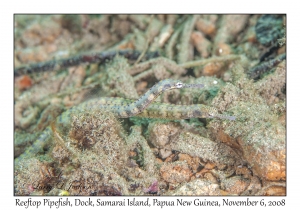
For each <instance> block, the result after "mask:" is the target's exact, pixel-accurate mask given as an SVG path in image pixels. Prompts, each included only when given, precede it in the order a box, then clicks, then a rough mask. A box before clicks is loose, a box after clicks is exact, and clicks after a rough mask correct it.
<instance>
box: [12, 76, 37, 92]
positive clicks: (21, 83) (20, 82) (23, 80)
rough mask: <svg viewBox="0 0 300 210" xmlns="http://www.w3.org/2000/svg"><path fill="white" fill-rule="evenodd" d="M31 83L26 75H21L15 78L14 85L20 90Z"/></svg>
mask: <svg viewBox="0 0 300 210" xmlns="http://www.w3.org/2000/svg"><path fill="white" fill-rule="evenodd" d="M32 84H33V81H32V79H31V78H30V77H29V76H28V75H23V76H20V77H19V78H17V79H16V86H17V87H18V88H19V89H20V90H25V89H27V88H29V87H31V86H32Z"/></svg>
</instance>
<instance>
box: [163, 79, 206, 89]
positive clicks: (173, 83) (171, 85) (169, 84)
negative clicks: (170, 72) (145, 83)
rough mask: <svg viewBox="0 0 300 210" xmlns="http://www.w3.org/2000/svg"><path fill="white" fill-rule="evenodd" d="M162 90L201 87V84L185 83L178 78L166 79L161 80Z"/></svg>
mask: <svg viewBox="0 0 300 210" xmlns="http://www.w3.org/2000/svg"><path fill="white" fill-rule="evenodd" d="M162 83H163V85H164V90H167V89H181V88H202V87H204V85H203V84H185V83H183V82H182V81H180V80H173V79H167V80H163V81H162Z"/></svg>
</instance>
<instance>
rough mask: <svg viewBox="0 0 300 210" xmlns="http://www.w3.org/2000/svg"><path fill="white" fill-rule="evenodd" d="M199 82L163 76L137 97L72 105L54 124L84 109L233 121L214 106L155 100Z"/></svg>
mask: <svg viewBox="0 0 300 210" xmlns="http://www.w3.org/2000/svg"><path fill="white" fill-rule="evenodd" d="M202 87H204V85H202V84H185V83H182V82H181V81H179V80H173V79H166V80H162V81H160V82H158V83H157V84H156V85H154V86H153V87H152V88H150V89H149V90H148V91H147V92H146V93H145V94H144V95H142V96H141V97H140V98H139V99H137V100H131V99H123V98H109V97H102V98H96V99H91V100H89V101H86V102H83V103H81V104H79V105H78V106H74V107H72V108H70V109H68V110H67V111H65V112H64V113H62V114H61V115H60V116H58V117H57V119H56V126H59V127H68V126H69V125H70V123H71V116H72V115H73V114H75V113H80V112H84V111H86V110H93V111H97V110H102V111H109V112H111V113H113V114H114V115H115V116H116V117H118V118H128V117H133V116H135V117H145V118H159V119H162V118H163V119H170V120H178V119H189V118H222V119H229V120H235V117H234V116H227V115H222V114H219V113H218V111H217V110H216V109H215V108H212V107H209V106H205V105H202V104H194V105H174V104H166V103H157V102H154V100H155V99H156V98H157V97H158V96H159V95H160V94H162V93H163V92H165V91H168V90H171V89H182V88H202ZM52 133H53V131H52V130H51V128H50V127H47V128H46V129H45V131H44V132H43V133H42V134H41V135H40V136H39V138H38V139H37V140H36V141H35V142H34V143H33V145H32V146H31V147H30V148H28V149H27V150H26V151H25V152H24V153H23V154H22V155H20V156H19V157H18V158H17V159H16V161H19V160H20V159H23V158H26V157H29V156H31V155H33V154H37V153H39V152H40V151H41V149H42V148H43V147H44V146H45V145H46V144H47V143H48V141H49V140H50V139H51V137H52Z"/></svg>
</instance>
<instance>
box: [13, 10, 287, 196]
mask: <svg viewBox="0 0 300 210" xmlns="http://www.w3.org/2000/svg"><path fill="white" fill-rule="evenodd" d="M233 25H234V27H232V26H233ZM277 29H278V30H277ZM273 31H277V32H276V33H273ZM272 34H273V35H274V36H272ZM124 50H126V53H119V55H118V53H117V52H123V51H124ZM127 51H128V53H127ZM133 51H134V52H135V53H132V52H133ZM95 52H97V53H98V52H101V53H102V54H101V53H100V54H101V56H102V57H101V56H100V57H99V56H98V57H97V59H98V60H97V61H99V62H94V60H93V59H94V58H95V57H96V56H95V55H96V54H95ZM107 52H109V53H107ZM111 52H116V53H111ZM93 53H94V54H93ZM77 55H81V56H77ZM97 55H99V54H97ZM107 55H109V56H107ZM14 56H15V57H14V59H15V75H16V76H15V81H14V87H15V89H14V91H15V92H14V110H15V115H14V116H15V119H14V122H15V125H14V126H15V127H14V129H15V133H14V147H15V149H14V157H15V167H14V176H15V177H14V190H15V195H62V194H67V195H285V194H286V189H285V188H286V187H285V186H286V185H285V182H286V173H285V171H286V144H285V141H286V117H285V116H286V63H285V62H286V61H285V57H286V56H285V16H284V15H16V16H15V54H14ZM76 56H77V57H76ZM105 56H106V57H105ZM104 57H105V59H104ZM70 58H71V59H70ZM101 58H103V59H104V60H101ZM64 59H68V63H67V62H65V63H64V61H65V60H64ZM58 60H59V61H60V63H59V65H56V67H55V68H52V69H50V67H51V66H50V65H49V64H47V65H45V62H47V61H54V62H52V64H53V63H55V61H58ZM39 62H41V64H38V65H35V66H34V68H33V66H32V65H31V64H33V63H39ZM74 63H76V65H74ZM62 64H63V65H62ZM71 64H72V65H71ZM43 65H44V67H43V68H42V67H41V66H43ZM24 66H25V67H26V68H24ZM39 66H40V69H39ZM54 66H55V65H54ZM59 66H61V67H63V68H58V67H59ZM24 69H26V71H25V70H24ZM35 71H37V73H35ZM169 78H171V79H179V80H181V81H183V82H184V83H187V84H203V85H204V87H203V88H193V89H174V90H169V91H166V92H164V93H162V94H161V95H160V96H159V97H158V98H157V99H156V101H155V102H160V103H166V104H174V105H187V106H188V105H193V104H204V105H206V106H210V107H214V108H215V109H216V110H218V112H219V113H222V114H226V115H231V116H234V117H235V120H228V119H217V118H206V119H205V118H199V119H198V118H191V119H186V120H180V119H178V120H168V119H150V118H140V117H131V118H123V119H119V118H116V117H115V116H114V115H113V114H112V113H111V112H109V111H108V110H105V109H101V108H99V107H97V106H90V107H87V106H85V103H86V102H87V101H89V100H94V101H97V100H100V98H101V97H120V98H124V99H138V98H139V97H140V96H141V95H143V94H144V93H145V92H146V91H147V90H148V89H150V88H151V87H152V86H153V85H154V84H155V83H157V82H158V81H160V80H164V79H169ZM121 102H122V101H121ZM121 102H120V103H121ZM95 103H96V102H95ZM122 103H127V101H126V100H124V101H123V102H122Z"/></svg>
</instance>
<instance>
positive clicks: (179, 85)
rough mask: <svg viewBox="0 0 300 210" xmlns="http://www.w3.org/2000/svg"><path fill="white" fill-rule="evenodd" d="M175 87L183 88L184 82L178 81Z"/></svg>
mask: <svg viewBox="0 0 300 210" xmlns="http://www.w3.org/2000/svg"><path fill="white" fill-rule="evenodd" d="M175 87H176V88H182V87H183V83H182V82H177V83H176V84H175Z"/></svg>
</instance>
